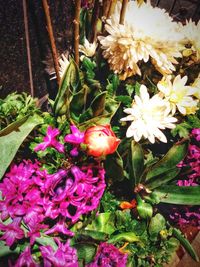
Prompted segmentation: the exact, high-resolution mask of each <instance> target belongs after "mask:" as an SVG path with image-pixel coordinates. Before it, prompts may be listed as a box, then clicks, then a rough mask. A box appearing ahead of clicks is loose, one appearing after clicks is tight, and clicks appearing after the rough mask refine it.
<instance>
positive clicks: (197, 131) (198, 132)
mask: <svg viewBox="0 0 200 267" xmlns="http://www.w3.org/2000/svg"><path fill="white" fill-rule="evenodd" d="M191 134H192V136H193V137H194V138H195V139H196V140H197V141H200V128H194V129H192V132H191Z"/></svg>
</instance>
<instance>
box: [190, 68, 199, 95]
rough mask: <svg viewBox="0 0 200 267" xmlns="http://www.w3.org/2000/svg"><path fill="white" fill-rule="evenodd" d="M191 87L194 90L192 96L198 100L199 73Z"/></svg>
mask: <svg viewBox="0 0 200 267" xmlns="http://www.w3.org/2000/svg"><path fill="white" fill-rule="evenodd" d="M192 87H194V88H195V89H196V92H195V93H194V96H195V97H196V98H198V99H199V100H200V73H199V75H198V77H197V78H196V79H195V81H194V82H193V84H192Z"/></svg>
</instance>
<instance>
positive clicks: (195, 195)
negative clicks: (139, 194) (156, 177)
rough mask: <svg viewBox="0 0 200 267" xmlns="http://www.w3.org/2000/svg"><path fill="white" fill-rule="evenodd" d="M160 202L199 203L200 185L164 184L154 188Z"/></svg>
mask: <svg viewBox="0 0 200 267" xmlns="http://www.w3.org/2000/svg"><path fill="white" fill-rule="evenodd" d="M154 194H156V196H157V197H158V198H159V199H160V202H163V203H171V204H177V205H200V186H176V185H166V186H162V187H159V188H156V189H155V190H154Z"/></svg>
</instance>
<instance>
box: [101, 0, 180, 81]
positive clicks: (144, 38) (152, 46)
mask: <svg viewBox="0 0 200 267" xmlns="http://www.w3.org/2000/svg"><path fill="white" fill-rule="evenodd" d="M120 8H121V3H120V2H118V4H117V8H116V9H115V12H114V14H113V15H112V16H111V18H110V19H109V20H107V23H106V25H105V29H106V31H107V32H108V35H107V36H100V37H99V40H100V43H101V45H102V49H103V56H104V57H105V58H106V59H107V60H108V63H109V65H110V68H111V69H112V70H114V72H115V73H119V74H120V75H121V78H122V79H126V77H129V76H131V75H134V74H139V75H140V68H139V66H138V63H139V62H140V61H144V62H147V61H149V59H151V60H152V63H153V64H154V65H155V67H156V68H157V70H158V71H159V72H161V73H162V74H169V73H171V72H172V71H174V70H175V67H174V64H176V63H177V61H176V59H175V58H177V57H181V56H182V55H181V52H180V51H181V50H182V49H183V45H182V44H181V43H180V41H181V40H182V39H183V36H182V34H181V33H180V26H179V25H178V23H176V22H173V21H172V18H171V17H170V16H169V15H168V14H167V13H166V12H165V10H163V9H160V8H157V7H152V6H151V4H150V2H149V1H148V2H147V3H143V4H142V5H140V6H138V5H137V2H136V1H129V3H128V6H127V10H126V16H125V21H124V25H120V24H119V17H120Z"/></svg>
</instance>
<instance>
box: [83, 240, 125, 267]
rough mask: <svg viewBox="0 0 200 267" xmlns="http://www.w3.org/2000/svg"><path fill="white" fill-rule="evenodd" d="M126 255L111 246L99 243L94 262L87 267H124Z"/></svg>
mask: <svg viewBox="0 0 200 267" xmlns="http://www.w3.org/2000/svg"><path fill="white" fill-rule="evenodd" d="M127 258H128V254H123V253H121V252H120V251H119V250H118V249H117V248H116V247H115V246H114V245H113V244H108V243H106V242H104V243H101V244H100V245H99V247H98V250H97V254H96V256H95V258H94V261H93V262H92V263H90V264H87V265H86V266H87V267H105V266H106V267H112V266H119V267H126V262H127Z"/></svg>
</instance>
